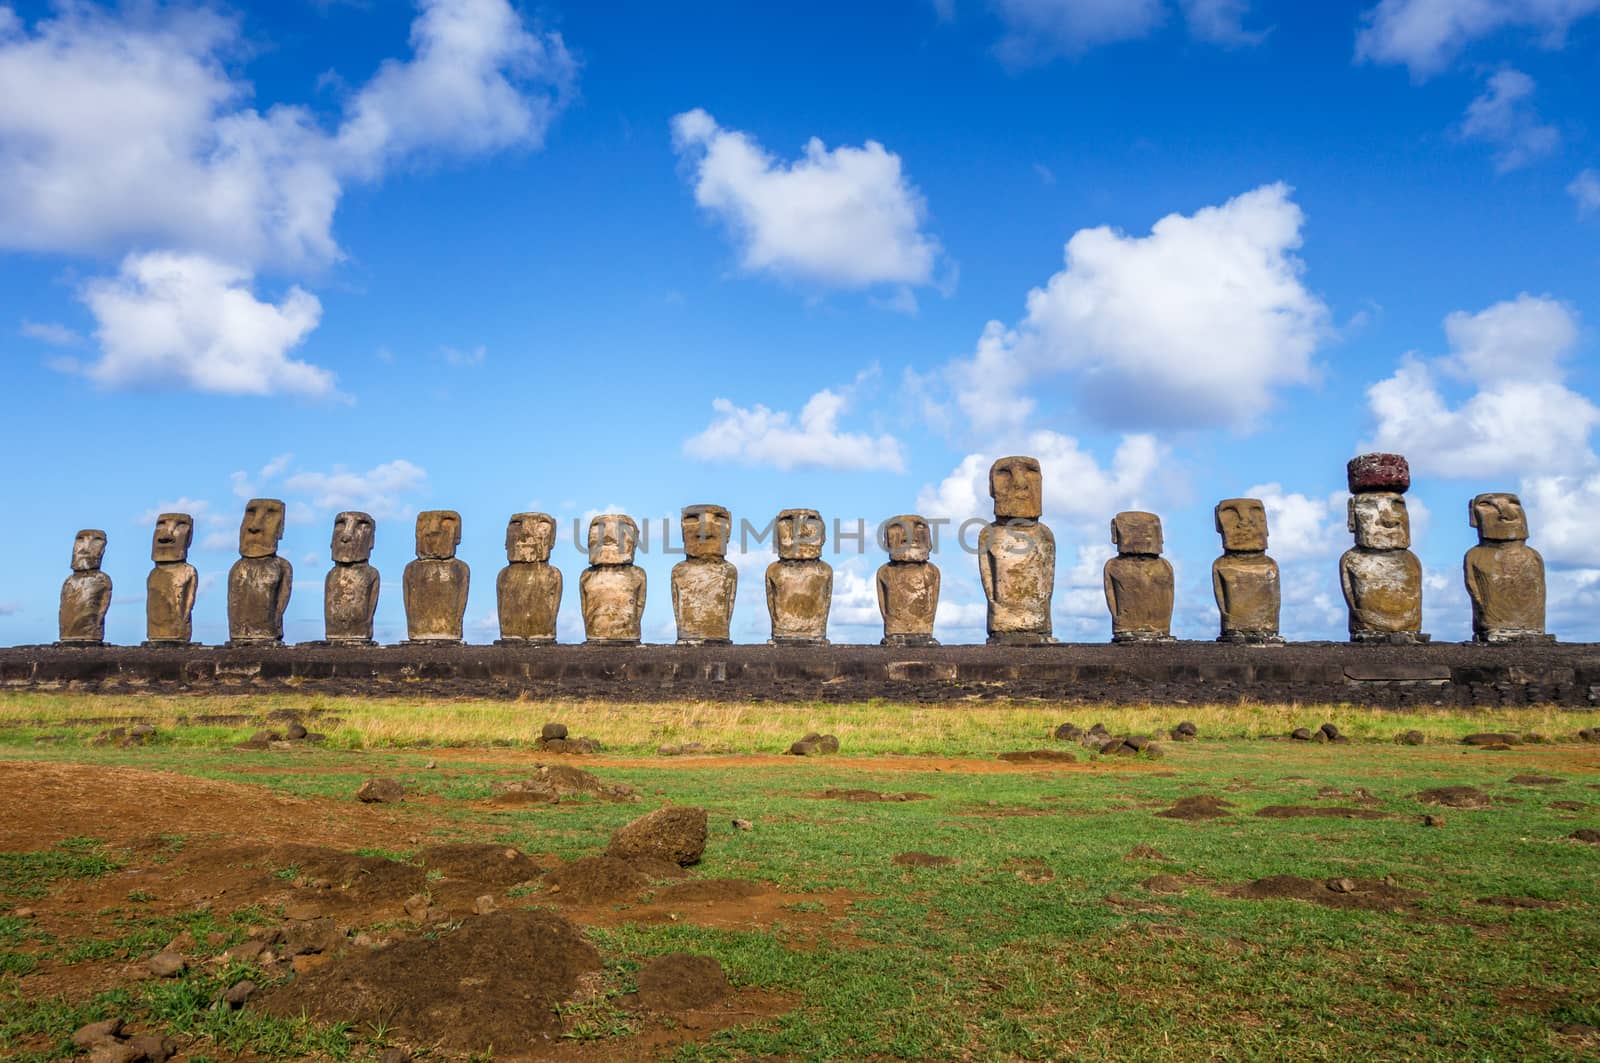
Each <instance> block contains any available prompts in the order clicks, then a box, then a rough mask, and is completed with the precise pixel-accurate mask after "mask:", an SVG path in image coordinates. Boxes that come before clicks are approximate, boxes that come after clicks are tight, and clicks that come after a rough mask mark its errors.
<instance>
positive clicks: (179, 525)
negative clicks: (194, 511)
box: [144, 513, 200, 646]
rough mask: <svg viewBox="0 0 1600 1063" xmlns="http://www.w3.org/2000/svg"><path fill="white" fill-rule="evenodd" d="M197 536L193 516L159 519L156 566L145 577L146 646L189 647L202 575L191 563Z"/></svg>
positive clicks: (152, 550) (172, 515)
mask: <svg viewBox="0 0 1600 1063" xmlns="http://www.w3.org/2000/svg"><path fill="white" fill-rule="evenodd" d="M193 539H194V518H193V517H191V516H189V514H187V513H163V514H161V516H159V517H157V518H156V532H155V536H154V538H153V539H152V541H151V543H150V560H152V561H154V562H155V563H156V567H155V568H153V569H151V570H150V577H149V578H148V579H147V580H145V598H144V614H145V640H146V641H145V645H146V646H187V645H188V644H189V639H190V637H191V635H192V634H193V630H194V628H193V624H192V618H193V614H194V596H195V591H196V590H197V589H198V587H199V584H200V577H199V574H198V573H196V572H195V570H194V566H193V565H191V564H189V543H190V542H191V541H192V540H193Z"/></svg>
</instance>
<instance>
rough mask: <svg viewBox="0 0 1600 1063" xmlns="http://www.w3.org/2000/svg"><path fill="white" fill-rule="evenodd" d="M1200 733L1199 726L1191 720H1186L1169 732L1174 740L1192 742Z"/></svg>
mask: <svg viewBox="0 0 1600 1063" xmlns="http://www.w3.org/2000/svg"><path fill="white" fill-rule="evenodd" d="M1199 733H1200V729H1199V728H1198V727H1196V726H1195V725H1194V724H1193V723H1192V722H1190V721H1189V720H1184V721H1183V722H1182V723H1180V724H1178V726H1176V727H1174V728H1173V729H1172V730H1171V731H1170V732H1168V735H1169V737H1171V739H1172V740H1173V741H1174V742H1192V741H1194V738H1195V736H1196V735H1198V734H1199Z"/></svg>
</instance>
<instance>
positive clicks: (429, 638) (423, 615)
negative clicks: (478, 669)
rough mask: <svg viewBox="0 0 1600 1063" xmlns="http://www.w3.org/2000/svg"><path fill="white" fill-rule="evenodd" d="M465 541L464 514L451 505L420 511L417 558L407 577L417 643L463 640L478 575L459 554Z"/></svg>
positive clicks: (411, 632)
mask: <svg viewBox="0 0 1600 1063" xmlns="http://www.w3.org/2000/svg"><path fill="white" fill-rule="evenodd" d="M460 543H461V514H459V513H457V512H455V511H454V510H450V509H431V510H425V511H424V512H422V513H418V514H417V559H416V560H415V561H412V562H411V563H410V564H408V565H406V569H405V574H404V577H403V579H402V590H403V591H404V596H405V606H406V632H407V638H408V639H409V640H410V641H412V642H437V643H454V642H460V641H461V640H462V629H463V621H464V620H465V618H466V614H467V592H468V590H469V587H470V583H471V579H472V573H471V570H469V569H468V568H467V564H466V562H465V561H462V560H461V559H460V558H458V557H456V547H457V546H458V545H460Z"/></svg>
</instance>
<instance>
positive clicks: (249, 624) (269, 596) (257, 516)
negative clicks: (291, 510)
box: [228, 498, 294, 643]
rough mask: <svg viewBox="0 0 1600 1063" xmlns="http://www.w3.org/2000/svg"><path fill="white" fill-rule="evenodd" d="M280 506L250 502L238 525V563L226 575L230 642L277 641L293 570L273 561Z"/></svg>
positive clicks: (265, 501) (280, 523) (280, 527)
mask: <svg viewBox="0 0 1600 1063" xmlns="http://www.w3.org/2000/svg"><path fill="white" fill-rule="evenodd" d="M283 518H284V506H283V503H282V502H281V501H279V500H278V499H276V498H252V499H251V500H250V501H249V502H247V503H245V507H244V519H243V520H241V521H240V522H239V560H237V561H235V562H234V563H233V567H232V568H230V569H229V570H228V639H229V641H230V642H241V643H250V642H282V641H283V613H284V610H286V609H287V608H288V607H289V595H290V593H291V591H292V590H293V587H294V568H293V566H291V565H290V564H289V562H288V561H286V560H285V559H283V558H281V557H279V556H278V543H279V541H281V540H282V539H283Z"/></svg>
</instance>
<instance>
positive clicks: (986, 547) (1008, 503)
mask: <svg viewBox="0 0 1600 1063" xmlns="http://www.w3.org/2000/svg"><path fill="white" fill-rule="evenodd" d="M989 496H990V497H991V498H993V499H994V523H992V524H990V525H989V526H988V527H987V528H985V529H983V532H982V534H980V535H979V536H978V575H979V576H980V577H981V578H982V580H983V594H984V597H985V598H987V599H988V600H989V617H988V628H989V642H990V643H998V644H1002V645H1009V646H1039V645H1044V644H1046V643H1051V642H1054V641H1055V639H1054V638H1052V637H1051V626H1050V599H1051V597H1052V596H1053V595H1054V593H1055V581H1056V537H1055V536H1054V535H1053V534H1051V532H1050V529H1049V528H1048V527H1046V526H1045V524H1044V522H1043V521H1041V520H1040V519H1039V518H1040V517H1041V516H1042V515H1043V514H1044V477H1043V476H1042V474H1041V473H1040V471H1039V459H1037V458H1029V457H1020V456H1019V457H1010V458H1001V459H1000V460H999V461H997V462H995V463H994V464H993V465H992V466H990V468H989Z"/></svg>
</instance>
